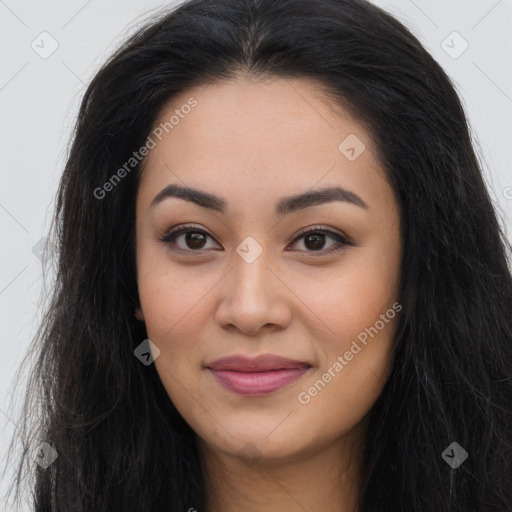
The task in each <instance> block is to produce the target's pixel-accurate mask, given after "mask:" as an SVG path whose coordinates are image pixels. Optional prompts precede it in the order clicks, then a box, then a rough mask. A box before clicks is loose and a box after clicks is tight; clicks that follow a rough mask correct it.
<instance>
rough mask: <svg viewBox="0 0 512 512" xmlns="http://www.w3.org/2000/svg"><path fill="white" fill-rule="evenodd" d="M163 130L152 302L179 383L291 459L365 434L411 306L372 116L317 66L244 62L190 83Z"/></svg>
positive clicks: (158, 138)
mask: <svg viewBox="0 0 512 512" xmlns="http://www.w3.org/2000/svg"><path fill="white" fill-rule="evenodd" d="M187 105H191V107H190V108H189V107H187ZM172 116H174V118H173V119H172V120H171V121H170V122H169V120H170V119H171V117H172ZM166 122H167V125H166V128H163V129H162V126H164V125H165V123H166ZM155 134H156V135H155ZM151 137H152V141H153V142H152V143H151V144H150V145H151V146H154V147H153V148H152V149H151V150H150V152H149V155H148V156H147V157H146V161H145V168H144V171H143V175H142V177H141V182H140V188H139V191H138V196H137V205H136V212H137V213H136V216H137V218H136V238H137V274H138V275H137V277H138V285H139V296H140V301H141V311H140V312H139V317H140V318H141V319H143V320H144V322H145V323H146V328H147V333H148V338H149V339H150V340H151V341H152V342H153V343H154V344H155V345H156V347H158V349H159V350H160V353H159V355H158V357H157V358H156V359H155V361H154V364H155V365H156V370H157V372H158V375H159V377H160V379H161V381H162V383H163V385H164V387H165V389H166V390H167V393H168V395H169V398H170V399H171V400H172V402H173V403H174V405H175V406H176V408H177V409H178V410H179V412H180V413H181V415H182V416H183V418H184V419H185V420H186V421H187V423H188V424H189V425H190V426H191V427H192V429H193V430H194V431H195V432H196V433H197V434H198V436H199V438H200V440H201V442H202V443H203V444H205V445H206V446H208V447H209V448H211V449H212V450H218V451H219V452H223V453H225V454H231V455H235V456H243V455H246V451H247V446H252V449H253V450H256V452H257V454H258V457H261V458H263V459H265V458H266V459H268V460H272V459H282V460H284V459H287V460H288V459H289V460H292V459H293V458H294V457H301V456H304V455H305V454H307V453H313V452H315V451H319V450H322V449H325V448H328V447H329V446H331V445H333V444H334V443H336V442H338V441H339V440H340V439H343V438H344V437H345V436H348V434H349V433H351V432H353V431H354V429H356V428H359V426H360V425H361V424H362V420H363V419H364V418H365V417H366V415H367V413H368V412H369V410H370V409H371V407H372V405H373V404H374V402H375V401H376V399H377V398H378V396H379V395H380V393H381V391H382V388H383V386H384V383H385V381H386V379H387V377H388V375H389V371H390V368H391V361H392V345H393V336H394V332H395V329H396V323H397V319H398V316H399V310H400V309H401V306H400V305H399V304H398V296H397V293H398V287H399V277H400V276H399V272H400V257H401V243H400V237H399V213H398V206H397V203H396V200H395V197H394V194H393V191H392V189H391V187H390V185H389V183H388V181H387V180H386V177H385V174H384V170H383V169H382V167H381V165H380V163H379V161H378V160H377V157H376V148H375V146H374V143H373V142H372V140H371V138H370V135H369V133H368V132H367V131H365V129H364V127H363V125H362V124H360V123H358V122H357V121H356V120H355V119H353V118H352V117H350V116H349V115H348V114H347V113H346V112H344V111H343V110H342V109H341V108H340V107H339V106H335V105H333V104H332V103H328V102H327V100H325V99H324V97H323V96H322V95H321V93H320V87H319V86H318V84H315V83H314V82H311V81H308V80H306V79H293V80H292V79H286V80H283V79H273V80H265V81H263V80H259V81H258V80H249V79H245V78H244V79H242V78H240V79H238V80H237V81H231V82H219V83H216V84H211V85H208V86H203V87H200V88H194V89H190V90H188V91H187V92H186V93H185V94H182V95H181V96H179V97H175V98H173V100H172V102H171V103H170V104H168V105H167V106H166V107H165V109H164V110H163V111H162V112H161V115H160V118H159V119H158V120H157V122H156V124H155V130H153V134H152V135H151ZM172 185H173V186H174V188H172V187H169V186H172ZM182 188H188V189H194V190H197V191H198V192H197V193H196V194H189V195H187V194H186V193H185V191H183V190H182ZM327 189H330V190H327ZM322 190H325V192H324V193H323V194H321V193H320V191H322ZM202 194H206V196H203V195H202ZM302 195H304V197H302V198H299V197H298V196H302ZM295 196H297V197H295ZM156 353H157V352H155V354H156ZM231 356H236V357H235V358H234V359H233V358H231ZM225 358H228V359H227V360H226V359H225ZM247 443H250V444H249V445H248V444H247Z"/></svg>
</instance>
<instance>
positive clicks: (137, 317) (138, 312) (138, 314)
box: [135, 308, 144, 322]
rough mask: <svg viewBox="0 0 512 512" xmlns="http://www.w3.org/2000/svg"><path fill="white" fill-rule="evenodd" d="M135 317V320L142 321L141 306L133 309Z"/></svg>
mask: <svg viewBox="0 0 512 512" xmlns="http://www.w3.org/2000/svg"><path fill="white" fill-rule="evenodd" d="M135 318H136V319H137V320H140V321H141V322H144V313H143V311H142V308H137V309H136V310H135Z"/></svg>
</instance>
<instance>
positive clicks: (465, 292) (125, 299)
mask: <svg viewBox="0 0 512 512" xmlns="http://www.w3.org/2000/svg"><path fill="white" fill-rule="evenodd" d="M53 235H54V239H55V241H56V243H57V250H58V255H59V256H58V268H57V276H56V285H55V290H54V294H53V298H52V302H51V305H50V307H49V311H48V314H47V316H46V317H45V321H44V324H43V325H42V327H41V331H40V333H39V336H38V340H37V341H38V344H37V345H35V350H37V351H38V353H39V354H40V356H39V359H38V363H37V367H36V368H35V370H34V373H33V376H32V380H31V382H30V389H29V390H30V394H29V397H28V399H27V401H26V404H25V414H26V417H27V418H29V419H30V418H31V417H32V416H33V417H32V419H33V421H32V422H30V421H28V420H27V423H26V426H25V429H24V432H23V434H24V440H25V446H30V447H31V448H30V450H32V446H33V447H35V448H34V449H37V450H39V451H38V452H36V455H33V453H34V452H33V451H32V452H30V453H27V454H26V456H27V458H30V457H32V456H34V458H36V460H37V458H38V457H39V458H40V460H39V464H38V465H37V466H36V470H37V471H36V474H35V477H36V479H35V482H34V484H33V486H34V501H35V510H37V511H44V512H47V511H48V512H49V511H70V510H73V511H75V512H77V511H90V510H94V511H114V510H116V511H117V510H119V511H128V510H130V511H141V512H142V511H164V510H168V511H182V510H189V511H192V510H198V511H200V510H204V511H208V512H212V511H223V512H230V511H232V510H244V511H273V510H280V511H292V510H293V511H295V510H332V511H344V512H345V511H368V512H369V511H372V512H374V511H418V512H419V511H421V512H425V511H432V512H434V511H435V512H439V511H452V510H461V511H462V510H464V511H469V510H471V511H491V510H493V511H498V510H499V511H505V510H512V469H511V464H510V461H511V459H512V430H511V425H512V365H511V363H512V318H511V315H510V311H512V280H511V274H510V269H509V267H508V264H507V254H509V251H510V247H509V246H508V244H507V242H506V240H505V237H504V235H503V233H502V232H501V230H500V226H499V223H498V221H497V219H496V215H495V212H494V210H493V207H492V204H491V200H490V198H489V195H488V192H487V190H486V188H485V185H484V182H483V180H482V174H481V169H480V168H479V164H478V162H477V159H476V157H475V154H474V151H473V148H472V146H471V141H470V136H469V133H468V126H467V122H466V118H465V114H464V112H463V109H462V107H461V103H460V101H459V98H458V97H457V95H456V93H455V92H454V89H453V87H452V85H451V83H450V80H449V79H448V77H447V76H446V74H445V73H444V72H443V71H442V69H441V67H440V66H439V65H438V64H437V63H436V62H435V61H434V60H433V59H432V57H431V56H430V55H429V54H428V53H427V52H426V51H425V49H424V48H423V47H422V46H421V45H420V43H419V42H418V40H417V39H416V38H415V37H414V36H412V35H411V34H410V33H409V32H408V30H407V29H406V28H404V26H403V25H401V24H400V23H399V22H398V21H396V20H395V19H394V18H392V17H391V16H390V15H388V14H386V13H385V12H383V11H382V10H380V9H379V8H377V7H375V6H373V5H371V4H369V3H367V2H365V1H361V0H356V1H354V0H322V1H320V0H281V1H279V2H275V1H272V0H243V1H233V0H192V1H189V2H186V3H185V4H183V5H182V6H181V7H179V8H178V9H176V10H174V11H173V12H171V13H169V14H168V15H166V16H165V17H162V18H159V19H157V20H153V21H152V22H151V23H150V24H148V25H147V26H146V27H145V28H143V29H142V30H140V31H139V32H138V33H137V34H135V35H134V36H133V37H132V38H130V40H129V41H127V42H126V43H125V44H124V45H123V47H122V48H121V49H119V51H118V52H117V53H116V54H115V55H113V56H112V57H111V58H110V60H109V62H108V63H107V64H106V65H105V66H104V67H103V68H102V69H101V70H100V71H99V72H98V74H97V75H96V77H95V78H94V79H93V81H92V83H91V84H90V86H89V87H88V89H87V91H86V93H85V97H84V99H83V101H82V105H81V109H80V112H79V116H78V121H77V125H76V131H75V136H74V140H73V145H72V148H71V152H70V155H69V159H68V162H67V165H66V169H65V171H64V175H63V178H62V181H61V185H60V189H59V193H58V199H57V208H56V216H55V224H54V232H53ZM36 400H39V402H38V403H39V404H41V403H42V406H41V409H40V411H39V412H38V413H37V414H34V412H33V411H34V410H36V409H35V406H34V405H35V403H36ZM27 425H28V426H27ZM23 467H24V462H22V466H21V467H20V474H21V473H22V469H23Z"/></svg>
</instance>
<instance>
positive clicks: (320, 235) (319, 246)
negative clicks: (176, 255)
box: [160, 226, 352, 254]
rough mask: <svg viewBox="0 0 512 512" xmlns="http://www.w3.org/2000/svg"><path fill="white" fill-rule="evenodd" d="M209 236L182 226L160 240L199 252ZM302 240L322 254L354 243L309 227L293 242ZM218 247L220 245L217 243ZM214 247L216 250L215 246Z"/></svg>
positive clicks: (174, 249)
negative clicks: (182, 244) (329, 240)
mask: <svg viewBox="0 0 512 512" xmlns="http://www.w3.org/2000/svg"><path fill="white" fill-rule="evenodd" d="M183 235H185V237H184V239H183V240H184V244H185V246H180V245H179V244H178V240H179V239H180V238H181V237H182V236H183ZM208 238H211V239H212V240H213V237H211V236H210V235H209V234H208V233H206V232H205V231H203V230H201V229H198V228H196V227H194V226H182V227H181V228H178V229H176V230H174V231H171V232H170V233H168V234H167V235H165V236H163V237H162V238H160V241H161V242H162V243H164V244H166V245H167V246H168V247H169V248H170V249H171V250H173V251H177V252H187V251H188V252H198V251H200V250H205V249H207V247H205V245H206V241H207V239H208ZM328 238H330V239H331V240H332V241H333V243H332V244H331V247H329V248H328V249H325V244H326V239H328ZM300 240H303V243H304V246H305V247H306V250H305V252H317V253H318V252H319V253H321V254H326V253H330V252H334V251H338V250H341V249H342V248H344V247H345V246H347V245H352V244H351V243H350V242H349V241H348V240H347V239H346V238H345V237H344V236H342V235H341V234H339V233H335V232H334V231H331V230H328V229H322V228H314V229H309V230H308V231H305V232H303V233H301V234H300V235H299V236H297V237H296V238H295V240H294V242H292V244H294V243H297V242H298V241H300ZM215 244H216V242H215ZM216 245H217V244H216ZM217 247H220V246H218V245H217ZM210 249H211V248H210ZM213 249H214V250H216V249H215V248H213ZM287 250H288V249H287Z"/></svg>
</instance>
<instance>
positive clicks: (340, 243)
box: [158, 224, 354, 256]
mask: <svg viewBox="0 0 512 512" xmlns="http://www.w3.org/2000/svg"><path fill="white" fill-rule="evenodd" d="M189 232H194V233H202V234H204V235H206V236H207V237H209V238H211V239H212V240H214V238H213V237H212V236H211V235H209V234H208V233H207V232H206V231H203V230H202V229H199V228H197V227H195V226H193V225H191V224H188V225H184V226H182V227H180V228H178V229H175V230H174V231H171V232H169V233H167V234H166V235H164V236H163V237H161V238H159V239H158V240H159V241H160V242H162V243H163V244H165V245H167V246H168V247H169V249H170V250H172V251H175V252H181V253H183V252H196V253H199V252H201V251H202V250H201V249H197V250H194V249H176V248H174V247H172V245H173V244H174V242H175V240H176V238H178V237H179V236H180V235H183V234H186V233H189ZM313 233H314V234H322V235H327V236H329V237H331V238H332V239H334V240H335V241H336V242H337V244H336V245H335V246H334V247H331V248H330V249H327V250H323V249H321V250H318V251H305V252H307V253H309V254H311V255H313V256H325V255H327V254H331V253H334V252H338V251H341V250H342V249H344V248H345V247H346V246H352V245H354V244H353V243H352V242H350V241H349V240H348V239H347V238H346V237H344V236H343V235H341V234H339V233H336V232H335V231H331V230H329V229H325V228H320V227H318V228H317V227H312V228H307V229H305V230H304V231H301V232H299V234H298V235H297V237H296V238H295V239H294V240H293V242H292V243H295V242H297V241H298V240H299V239H300V238H304V237H306V236H307V235H310V234H313Z"/></svg>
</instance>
